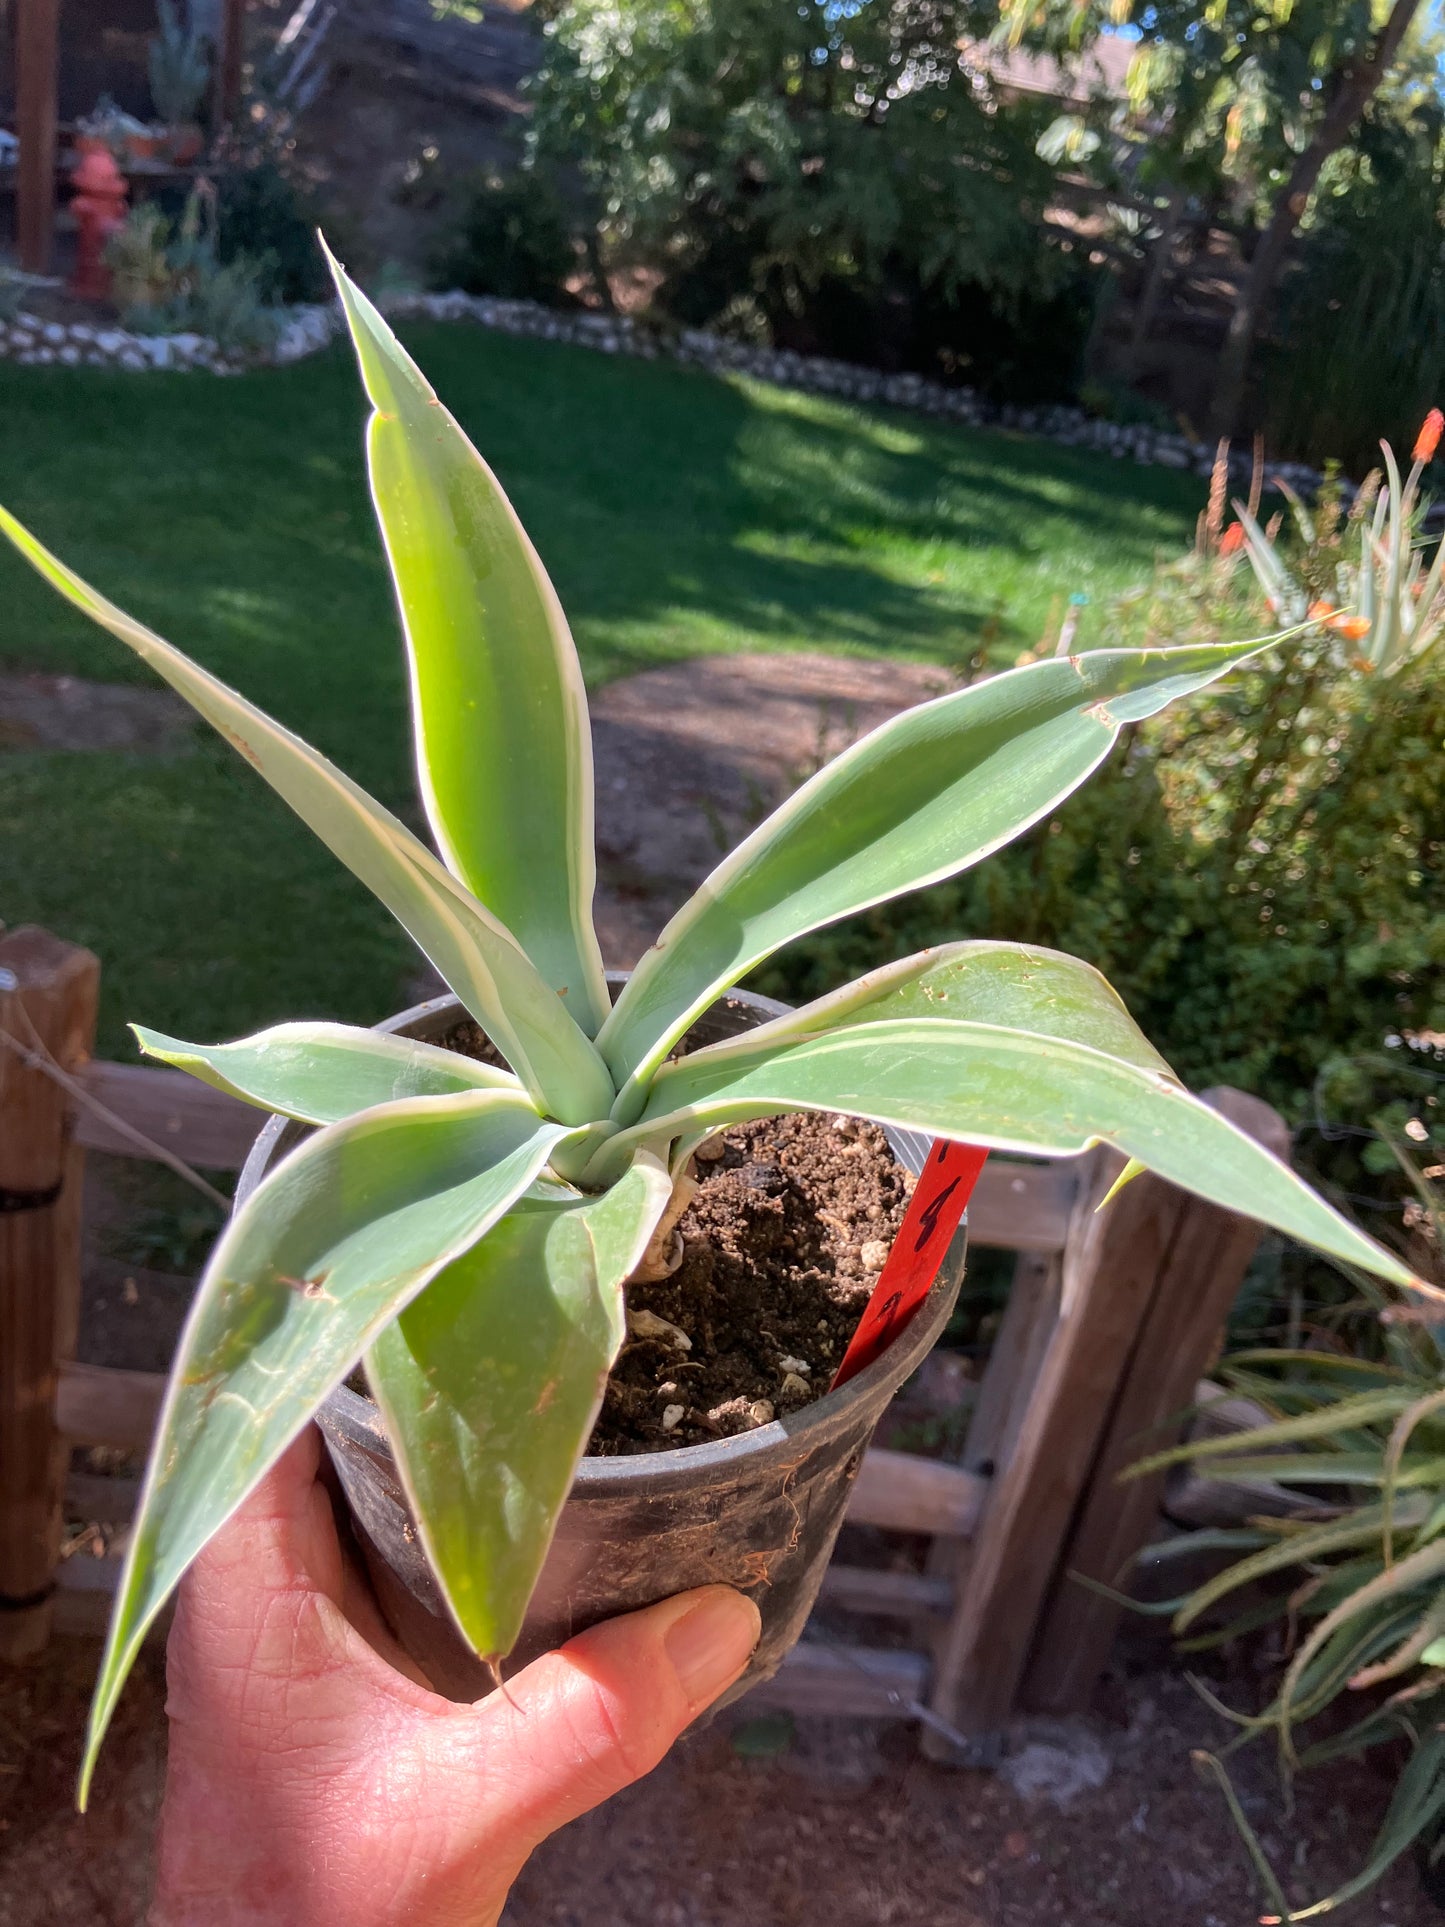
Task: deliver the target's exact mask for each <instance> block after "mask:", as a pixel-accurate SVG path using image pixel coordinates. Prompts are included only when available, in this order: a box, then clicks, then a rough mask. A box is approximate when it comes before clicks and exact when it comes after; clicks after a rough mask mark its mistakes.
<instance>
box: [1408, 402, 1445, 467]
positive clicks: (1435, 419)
mask: <svg viewBox="0 0 1445 1927" xmlns="http://www.w3.org/2000/svg"><path fill="white" fill-rule="evenodd" d="M1442 430H1445V415H1442V414H1441V412H1440V410H1439V409H1438V408H1432V409H1431V410H1430V413H1429V414H1428V415H1427V416H1426V417H1425V419H1424V421H1423V422H1422V423H1421V425H1420V433H1419V434H1418V435H1417V436H1416V437H1415V450H1414V454H1413V455H1412V457H1411V460H1412V461H1416V462H1429V461H1433V460H1434V456H1435V450H1436V449H1437V448H1438V447H1439V446H1440V434H1441V431H1442Z"/></svg>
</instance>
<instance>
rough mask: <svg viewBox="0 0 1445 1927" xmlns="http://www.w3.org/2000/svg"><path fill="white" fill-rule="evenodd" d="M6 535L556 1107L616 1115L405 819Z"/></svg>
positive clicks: (525, 979) (566, 1033)
mask: <svg viewBox="0 0 1445 1927" xmlns="http://www.w3.org/2000/svg"><path fill="white" fill-rule="evenodd" d="M0 533H3V534H5V535H7V536H9V538H10V540H11V541H12V542H13V543H14V544H15V546H16V548H17V549H19V551H20V553H21V554H22V555H23V556H24V557H25V558H26V560H27V561H28V562H30V563H31V564H32V565H33V566H34V567H35V569H36V570H37V571H38V572H39V574H41V575H42V576H44V578H45V579H46V581H47V582H49V583H50V585H51V587H52V588H55V589H58V590H59V591H60V593H61V594H62V595H63V596H64V597H65V598H66V600H67V601H69V602H72V603H74V605H75V607H76V608H77V609H80V610H83V611H84V613H85V614H86V615H88V616H90V617H91V618H92V619H93V620H94V621H96V622H98V623H99V624H100V625H101V627H102V628H103V629H108V630H109V631H110V633H111V634H112V635H113V636H116V637H118V638H119V640H120V641H121V642H123V643H125V644H126V645H127V647H128V648H130V649H133V650H134V651H135V653H136V654H137V655H138V656H139V657H140V658H141V660H142V661H143V662H146V663H148V664H149V665H150V667H151V668H152V669H154V670H155V671H156V673H157V675H159V676H161V677H163V678H164V680H165V681H166V682H168V683H169V684H170V685H171V687H172V688H173V689H174V690H176V691H178V692H179V694H180V695H182V696H184V697H185V699H186V701H187V702H188V703H190V705H191V706H192V708H193V709H195V710H197V711H198V712H199V713H200V714H201V715H202V716H204V717H205V719H206V721H207V722H208V723H210V724H211V726H212V728H214V729H216V730H218V731H219V732H220V734H221V735H222V736H224V737H225V738H226V740H227V742H229V743H230V744H231V746H232V747H233V748H234V749H236V750H239V752H240V753H241V755H242V756H244V757H245V758H246V760H247V762H249V763H252V764H254V765H255V767H256V769H258V770H259V771H260V773H261V775H262V776H263V777H265V779H266V781H267V782H268V783H269V784H270V785H271V787H272V789H274V790H275V791H276V792H277V794H278V795H280V796H282V797H284V799H285V800H286V802H288V803H289V804H290V805H291V807H292V809H293V810H295V812H296V814H297V815H298V816H299V817H301V818H302V819H303V821H304V822H306V823H307V824H308V825H309V826H310V827H311V828H312V829H313V830H314V831H315V832H316V834H317V835H318V836H319V837H320V838H321V841H322V842H323V843H324V844H325V845H326V847H327V848H328V849H329V850H330V851H331V852H332V853H333V854H334V855H335V856H338V857H340V859H341V861H342V862H343V863H344V864H345V865H346V866H347V868H348V869H349V870H352V871H353V872H354V873H355V874H356V875H357V876H358V877H359V878H360V879H361V881H362V882H363V883H364V884H365V885H366V887H367V888H368V889H369V890H370V891H371V892H372V893H373V894H374V895H375V896H377V897H378V898H379V899H380V900H381V902H382V903H384V904H385V905H386V907H387V909H388V910H390V912H391V913H392V915H393V916H394V917H395V918H396V919H397V921H398V922H399V923H401V924H402V925H403V927H404V928H405V929H406V930H407V931H408V932H409V933H410V934H411V936H412V937H413V938H414V939H415V941H416V942H417V944H419V945H420V947H421V949H422V950H423V951H424V952H425V953H426V955H427V956H428V957H429V958H430V959H431V961H432V962H433V963H434V964H435V965H436V967H437V969H438V970H439V971H440V972H441V974H442V976H443V977H444V978H445V979H446V981H447V983H448V984H450V985H451V987H452V989H453V990H454V991H455V992H456V994H457V996H458V997H459V998H460V999H461V1001H462V1002H463V1003H464V1004H465V1005H466V1007H467V1009H468V1010H469V1011H470V1012H471V1013H472V1015H473V1016H474V1017H475V1018H476V1019H477V1021H478V1023H480V1024H481V1025H482V1027H483V1029H484V1030H485V1031H486V1032H487V1034H488V1036H489V1037H491V1038H492V1039H493V1041H494V1042H495V1043H496V1045H497V1048H498V1049H499V1050H500V1051H501V1052H502V1054H503V1056H504V1057H505V1058H506V1059H507V1061H508V1063H510V1064H511V1066H512V1068H513V1069H514V1070H515V1071H516V1072H517V1074H518V1076H519V1077H521V1079H522V1081H523V1082H524V1083H525V1084H526V1085H527V1088H528V1089H529V1090H530V1091H531V1092H532V1093H533V1095H534V1096H535V1097H536V1098H537V1099H538V1101H539V1103H540V1104H541V1105H542V1107H543V1109H544V1110H547V1111H549V1112H551V1113H552V1114H553V1115H554V1116H556V1117H559V1118H561V1119H562V1121H563V1122H564V1123H567V1124H581V1123H584V1122H586V1121H587V1120H588V1119H590V1118H595V1117H602V1116H605V1115H606V1112H607V1107H608V1105H609V1104H610V1103H611V1101H612V1086H611V1082H610V1080H609V1079H608V1076H607V1073H606V1070H605V1069H604V1067H603V1065H602V1062H601V1060H600V1058H599V1057H598V1055H597V1052H596V1050H595V1048H594V1047H593V1045H592V1043H591V1042H590V1040H589V1039H588V1038H587V1036H586V1035H585V1034H584V1033H583V1031H582V1030H581V1029H579V1027H578V1025H577V1024H576V1023H575V1022H574V1021H573V1019H572V1018H571V1017H570V1016H569V1015H568V1014H567V1011H566V1008H565V1007H564V1006H563V1004H562V1003H561V1001H560V1000H559V998H558V997H557V994H556V992H555V991H554V990H552V989H551V988H550V987H549V985H548V984H547V983H546V982H545V981H544V979H543V978H542V977H541V976H540V975H539V974H538V972H537V969H536V967H535V965H533V964H532V963H531V962H530V960H529V959H528V958H527V956H526V955H525V953H524V952H523V950H522V949H521V947H520V945H519V944H518V943H517V940H516V938H515V937H514V936H513V935H512V933H511V931H509V930H508V929H506V928H505V927H504V925H502V924H501V923H500V922H498V920H497V918H496V917H495V916H493V914H492V913H491V912H490V911H489V910H487V909H485V908H484V907H483V906H482V905H481V904H480V903H478V902H477V900H476V899H475V898H474V897H473V896H471V895H470V893H469V892H468V891H467V890H465V889H464V888H463V887H462V885H461V884H459V883H458V882H457V881H456V879H455V878H454V877H452V876H451V875H450V873H449V872H448V870H447V868H446V866H445V865H444V864H443V863H441V862H439V861H438V859H437V858H436V857H435V856H433V854H432V852H431V851H430V850H429V849H427V847H426V845H425V844H424V843H422V842H420V841H419V840H418V839H417V838H416V837H414V836H413V835H412V833H411V831H410V830H408V829H407V828H406V826H405V824H403V823H400V822H398V821H397V819H396V818H395V817H394V816H393V815H392V814H391V812H390V811H389V810H384V809H383V808H382V807H381V805H380V804H379V803H377V802H376V801H375V800H374V799H373V798H372V797H370V796H368V795H367V793H366V791H365V790H364V789H362V788H361V787H360V785H359V784H356V783H353V782H352V780H351V778H350V777H349V776H345V775H343V773H342V772H341V771H340V770H339V769H337V768H336V766H335V764H334V763H330V762H328V761H327V759H326V758H325V757H324V756H322V755H321V754H320V753H319V752H318V751H316V750H314V749H312V748H311V746H310V744H309V743H304V742H303V741H302V740H301V738H300V737H299V736H295V735H293V734H292V733H291V731H290V730H289V729H283V728H282V726H281V725H280V724H279V723H277V722H273V721H272V719H271V718H270V717H269V716H267V715H266V714H265V713H264V711H262V710H259V709H257V708H256V707H255V705H254V704H252V703H249V702H247V701H246V699H245V698H244V697H243V696H239V695H237V693H236V691H235V690H234V689H230V688H228V687H227V686H226V684H225V683H223V682H221V681H220V680H219V678H217V677H215V676H212V675H211V674H209V672H208V671H206V670H204V669H202V668H201V667H200V666H199V665H198V664H196V663H193V662H192V661H190V659H189V658H188V657H186V656H184V655H182V654H181V652H180V650H179V649H173V648H172V647H171V645H170V644H169V643H168V642H163V641H162V640H161V638H160V637H159V636H157V635H153V634H152V633H151V631H150V630H149V629H147V628H145V627H144V626H143V625H142V624H141V623H139V622H135V621H133V620H132V619H131V618H130V617H129V616H128V615H127V614H126V613H125V611H124V610H123V609H118V608H117V607H116V606H115V604H114V603H113V602H108V601H107V600H106V599H105V597H104V596H102V595H100V594H98V593H97V592H96V590H94V589H92V588H91V587H90V586H89V584H88V583H85V582H82V580H81V579H80V577H79V576H78V575H75V574H74V573H73V572H72V571H71V570H69V569H67V568H66V567H65V565H64V563H62V562H60V561H59V560H58V559H57V558H56V557H55V556H53V555H51V554H50V552H49V550H48V549H45V548H44V547H42V545H41V544H40V543H39V542H37V541H36V539H35V537H34V536H33V535H31V534H30V532H29V531H28V530H27V529H25V528H23V527H22V526H21V524H20V523H19V522H17V521H16V520H15V518H14V516H12V515H10V514H9V513H8V512H7V511H6V510H4V509H0Z"/></svg>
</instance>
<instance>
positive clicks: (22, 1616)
mask: <svg viewBox="0 0 1445 1927" xmlns="http://www.w3.org/2000/svg"><path fill="white" fill-rule="evenodd" d="M99 992H100V965H99V963H98V962H97V961H96V959H95V958H94V957H93V956H92V955H91V953H90V951H88V950H82V949H80V948H79V947H78V946H77V945H75V944H70V943H62V942H61V940H60V939H59V938H58V937H52V936H51V935H50V933H49V932H48V931H46V930H41V929H39V928H37V927H36V926H34V925H28V926H25V927H22V928H21V929H18V930H13V931H10V932H9V933H8V934H5V935H3V936H0V1599H3V1600H4V1602H5V1605H6V1608H7V1610H6V1611H4V1612H3V1613H0V1658H4V1659H9V1660H21V1659H27V1658H29V1657H31V1656H32V1655H33V1654H35V1653H38V1652H39V1651H40V1650H41V1649H42V1648H43V1647H44V1645H45V1643H46V1640H47V1639H48V1638H49V1634H50V1623H51V1613H50V1605H49V1597H48V1595H49V1591H50V1585H51V1577H52V1574H53V1572H54V1570H55V1562H56V1560H57V1559H58V1557H59V1554H60V1528H61V1499H62V1494H63V1490H64V1483H65V1468H66V1452H65V1444H64V1440H63V1439H62V1437H61V1435H60V1434H59V1432H58V1431H57V1430H56V1425H55V1394H56V1382H57V1378H58V1374H59V1370H60V1361H61V1360H62V1359H63V1358H64V1357H65V1355H66V1353H67V1352H69V1351H71V1350H73V1348H74V1345H75V1334H76V1325H77V1321H78V1318H79V1313H80V1201H81V1188H82V1187H81V1177H82V1170H83V1158H82V1155H81V1153H80V1152H79V1151H78V1150H77V1149H76V1148H75V1146H74V1144H73V1142H72V1140H71V1128H70V1101H69V1098H68V1097H67V1095H66V1092H65V1090H64V1088H63V1086H62V1085H61V1084H60V1083H59V1082H57V1081H56V1078H55V1077H54V1076H53V1075H51V1067H56V1068H58V1069H59V1071H60V1072H61V1073H62V1074H66V1075H73V1074H74V1073H75V1072H76V1071H77V1070H79V1068H80V1066H81V1064H82V1063H83V1062H84V1060H85V1058H86V1055H87V1054H88V1052H89V1050H90V1047H91V1045H92V1044H93V1043H94V1041H95V1016H96V1003H97V999H98V996H99Z"/></svg>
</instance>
